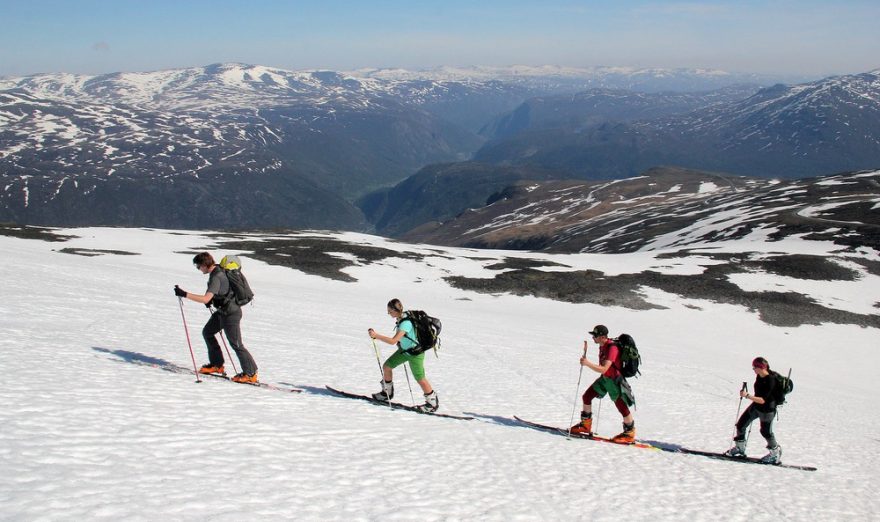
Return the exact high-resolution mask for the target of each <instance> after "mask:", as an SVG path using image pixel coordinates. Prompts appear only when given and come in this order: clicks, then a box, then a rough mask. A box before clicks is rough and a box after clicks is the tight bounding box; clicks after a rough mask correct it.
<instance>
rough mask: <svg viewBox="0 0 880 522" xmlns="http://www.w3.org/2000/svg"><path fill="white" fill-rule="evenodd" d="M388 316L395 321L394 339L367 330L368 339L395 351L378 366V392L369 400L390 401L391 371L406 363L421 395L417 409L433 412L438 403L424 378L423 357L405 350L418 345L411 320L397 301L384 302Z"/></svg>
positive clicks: (392, 386) (431, 388)
mask: <svg viewBox="0 0 880 522" xmlns="http://www.w3.org/2000/svg"><path fill="white" fill-rule="evenodd" d="M388 315H390V316H391V317H392V318H394V320H395V330H394V335H392V336H390V337H389V336H386V335H382V334H380V333H378V332H376V331H375V330H373V329H372V328H370V329H369V330H367V333H369V334H370V338H371V339H378V340H380V341H382V342H383V343H387V344H396V345H397V351H395V352H394V353H393V354H392V355H391V357H389V358H388V359H387V360H386V361H385V363H384V364H383V365H382V377H383V380H382V391H379V392H377V393H374V394H373V398H374V399H376V400H380V401H389V400H391V399H392V398H393V397H394V382H393V381H392V375H393V370H394V368H396V367H398V366H400V365H401V364H403V363H407V362H408V363H409V367H410V369H412V373H413V378H414V379H415V380H416V382H417V383H419V386H421V387H422V393H424V394H425V404H423V405H421V406H419V409H420V410H421V411H424V412H429V413H432V412H435V411H437V408H438V407H440V401H439V399H438V398H437V393H436V392H435V391H434V388H433V386H431V383H430V382H428V379H427V378H426V377H425V353H424V352H422V353H420V354H418V355H413V354H411V353H409V352H408V350H410V349H412V348H415V347H416V346H417V345H418V342H417V337H416V332H415V325H413V321H412V319H410V318H409V317H408V314H407V312H405V311H404V310H403V303H401V302H400V300H399V299H392V300H390V301H388Z"/></svg>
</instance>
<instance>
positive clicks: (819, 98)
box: [474, 70, 880, 179]
mask: <svg viewBox="0 0 880 522" xmlns="http://www.w3.org/2000/svg"><path fill="white" fill-rule="evenodd" d="M563 101H564V100H558V99H557V100H555V102H554V103H553V104H550V108H554V107H555V108H557V109H558V108H559V104H560V103H562V102H563ZM592 101H596V99H595V98H594V99H593V100H592ZM598 101H601V99H599V100H598ZM614 103H617V102H616V101H615V100H611V101H608V100H606V101H604V102H602V105H600V106H599V107H598V108H596V107H593V106H591V105H584V104H580V105H578V104H575V103H571V102H569V103H567V104H566V105H563V109H562V112H563V113H564V112H565V109H568V110H571V111H572V114H571V115H570V117H569V121H566V120H565V119H563V118H559V117H557V118H556V119H555V125H553V126H551V127H549V128H546V127H544V128H542V127H541V126H540V125H538V126H536V127H535V128H529V127H528V126H527V125H519V127H518V130H519V131H520V132H519V133H518V134H515V135H512V136H509V137H506V138H505V139H502V140H498V141H495V142H492V143H489V144H487V145H485V146H484V147H483V148H482V149H481V150H480V151H479V152H478V153H477V154H476V155H475V157H474V159H476V160H478V161H486V162H491V163H498V164H505V165H507V164H524V165H532V166H540V167H544V168H553V169H559V170H564V171H566V172H568V173H569V177H574V178H586V179H601V178H605V179H608V178H621V177H628V176H633V175H636V174H638V173H639V172H641V171H643V170H645V169H648V168H651V167H654V166H657V165H677V166H682V167H687V168H693V169H702V170H715V171H722V172H730V173H733V174H739V175H746V176H760V177H777V176H782V177H805V176H813V175H821V174H828V173H832V172H841V171H845V170H860V169H868V168H877V167H878V166H880V138H878V136H880V70H878V71H873V72H869V73H864V74H856V75H848V76H839V77H832V78H826V79H823V80H819V81H816V82H812V83H807V84H801V85H794V86H786V85H776V86H774V87H769V88H766V89H762V90H760V91H759V92H757V93H756V94H755V95H754V96H750V97H747V98H745V99H728V100H727V101H726V102H725V103H713V104H707V105H705V106H704V107H702V108H699V109H695V110H694V111H692V112H690V113H679V114H674V115H667V116H660V117H650V114H648V113H647V111H645V110H644V109H643V113H644V114H645V118H644V119H641V120H640V121H630V120H629V119H627V118H626V117H621V115H619V114H618V115H617V117H609V115H608V114H606V113H607V112H608V107H607V106H608V105H609V104H614ZM528 108H529V107H528V106H523V107H520V108H518V109H517V110H516V111H524V110H526V109H528ZM539 108H540V106H539ZM655 110H656V109H655ZM516 111H514V112H513V113H512V114H511V115H508V116H507V119H509V120H515V119H516V118H515V115H516ZM625 115H626V114H624V116H625ZM591 117H592V118H593V119H595V120H598V121H597V122H596V124H595V125H594V126H592V127H590V126H586V127H585V126H584V122H587V121H590V118H591ZM545 119H546V118H545ZM519 120H520V121H523V119H522V118H520V119H519ZM538 121H539V122H540V118H539V120H538ZM571 121H574V124H572V123H571ZM526 123H528V121H526Z"/></svg>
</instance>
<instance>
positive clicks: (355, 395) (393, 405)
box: [326, 386, 474, 420]
mask: <svg viewBox="0 0 880 522" xmlns="http://www.w3.org/2000/svg"><path fill="white" fill-rule="evenodd" d="M326 388H327V390H328V391H330V392H332V393H334V394H336V395H339V396H340V397H346V398H348V399H359V400H362V401H367V402H369V403H372V404H375V405H377V406H385V407H388V405H389V403H388V401H380V400H376V399H374V398H373V397H371V396H369V395H361V394H358V393H350V392H346V391H342V390H337V389H336V388H331V387H330V386H327V387H326ZM390 404H391V408H393V409H396V410H407V411H412V412H416V413H421V414H422V415H433V416H434V417H445V418H447V419H458V420H473V419H474V418H473V417H466V416H462V415H452V414H449V413H436V412H435V413H431V412H427V411H421V410H419V409H418V408H417V407H415V406H408V405H406V404H401V403H399V402H392V403H390Z"/></svg>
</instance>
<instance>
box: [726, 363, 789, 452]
mask: <svg viewBox="0 0 880 522" xmlns="http://www.w3.org/2000/svg"><path fill="white" fill-rule="evenodd" d="M752 370H754V372H755V374H756V377H755V393H754V395H752V394H750V393H749V392H748V391H746V390H745V389H742V390H740V392H739V396H740V397H742V398H743V399H748V400H750V401H752V402H751V404H749V405H748V407H747V408H746V410H745V411H744V412H743V414H742V415H741V416H740V418H739V420H738V421H737V423H736V436H734V438H733V444H734V445H733V447H732V448H730V449H729V450H727V451H726V452H725V453H724V454H725V455H727V456H729V457H745V456H746V443H747V442H748V441H747V440H746V428H748V427H749V425H751V424H752V422H754V420H755V419H759V420H760V421H761V435H762V436H763V437H764V439H766V440H767V449H768V450H770V452H769V453H767V454H766V455H764V457H762V458H761V462H764V463H766V464H779V463H781V462H782V447H781V446H780V445H779V444H778V443H777V442H776V436H775V435H774V433H773V420H774V419H775V418H776V402H775V401H774V399H773V397H776V391H777V390H776V387H777V386H778V383H777V382H776V378H775V377H773V375H771V374H770V363H768V362H767V359H765V358H763V357H755V359H754V360H753V361H752Z"/></svg>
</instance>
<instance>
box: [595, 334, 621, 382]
mask: <svg viewBox="0 0 880 522" xmlns="http://www.w3.org/2000/svg"><path fill="white" fill-rule="evenodd" d="M609 360H610V361H611V366H610V367H609V368H608V371H606V372H605V373H603V374H602V376H603V377H608V378H610V379H616V378H617V377H620V370H618V368H620V350H619V348H618V347H617V345H616V344H614V341H612V340H611V339H608V340H607V341H605V343H604V344H603V345H602V346H600V347H599V365H600V366H601V365H602V364H604V363H603V361H609Z"/></svg>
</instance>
